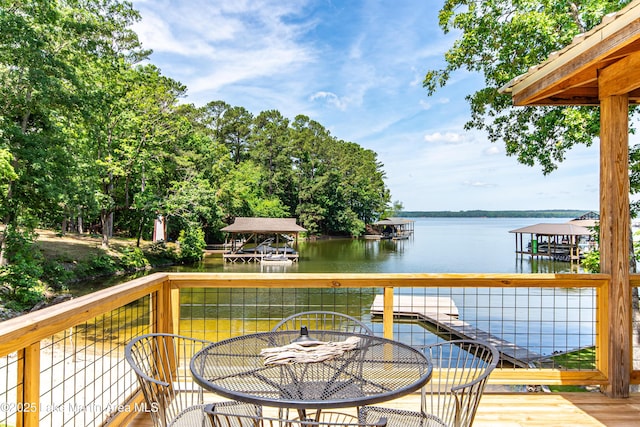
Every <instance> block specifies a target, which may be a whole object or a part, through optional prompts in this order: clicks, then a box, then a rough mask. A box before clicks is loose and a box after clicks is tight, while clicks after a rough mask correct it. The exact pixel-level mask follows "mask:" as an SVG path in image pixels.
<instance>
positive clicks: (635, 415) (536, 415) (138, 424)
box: [129, 392, 640, 427]
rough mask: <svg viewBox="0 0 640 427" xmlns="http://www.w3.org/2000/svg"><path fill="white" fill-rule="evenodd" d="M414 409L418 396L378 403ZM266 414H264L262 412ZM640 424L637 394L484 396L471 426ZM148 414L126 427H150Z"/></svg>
mask: <svg viewBox="0 0 640 427" xmlns="http://www.w3.org/2000/svg"><path fill="white" fill-rule="evenodd" d="M380 406H389V407H394V408H401V409H417V408H418V407H419V406H420V395H419V394H416V393H414V394H412V395H409V396H407V397H403V398H401V399H397V400H394V401H390V402H386V403H384V404H380ZM265 412H266V411H265ZM638 425H640V393H633V394H632V395H631V397H630V398H628V399H610V398H608V397H606V396H604V395H602V394H600V393H596V392H592V393H589V392H586V393H494V392H490V393H485V394H484V396H483V397H482V401H481V402H480V407H479V408H478V413H477V415H476V419H475V422H474V423H473V426H474V427H542V426H544V427H570V426H580V427H602V426H605V427H630V426H638ZM151 426H152V423H151V419H150V418H149V416H148V414H141V415H139V416H138V417H136V419H135V420H133V422H131V423H130V424H129V427H151Z"/></svg>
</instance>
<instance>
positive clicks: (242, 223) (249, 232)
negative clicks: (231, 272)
mask: <svg viewBox="0 0 640 427" xmlns="http://www.w3.org/2000/svg"><path fill="white" fill-rule="evenodd" d="M221 231H224V232H225V233H227V238H226V242H225V246H227V245H228V246H230V248H231V250H230V251H228V252H225V253H224V254H222V258H223V260H224V261H225V262H238V261H239V262H261V261H262V260H263V259H264V258H265V257H272V256H273V255H277V256H278V257H282V258H284V259H287V260H291V261H298V259H299V255H298V252H297V251H296V250H295V249H294V248H293V246H292V244H294V243H295V242H297V240H298V235H299V233H302V232H304V231H307V230H306V229H305V228H303V227H301V226H299V225H298V224H296V219H295V218H257V217H238V218H236V219H235V221H234V222H233V224H231V225H228V226H226V227H223V228H222V229H221Z"/></svg>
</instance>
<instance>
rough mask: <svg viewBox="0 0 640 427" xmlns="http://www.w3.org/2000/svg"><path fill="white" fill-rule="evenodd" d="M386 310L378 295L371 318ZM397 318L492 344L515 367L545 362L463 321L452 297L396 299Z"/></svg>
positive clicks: (394, 312) (505, 360) (535, 354)
mask: <svg viewBox="0 0 640 427" xmlns="http://www.w3.org/2000/svg"><path fill="white" fill-rule="evenodd" d="M383 308H384V296H383V295H376V297H375V299H374V300H373V304H372V305H371V315H372V316H377V315H382V311H383ZM393 315H394V317H397V318H404V319H407V318H408V319H414V320H416V321H418V322H424V323H428V324H430V325H432V326H434V327H435V328H436V330H437V331H438V332H442V333H444V334H448V335H451V336H454V337H456V338H457V339H471V340H480V341H485V342H488V343H490V344H492V345H493V346H495V347H496V349H497V350H498V351H499V352H500V358H501V360H502V361H503V362H507V363H511V364H513V365H514V366H518V367H521V368H527V367H529V366H530V363H531V362H533V361H535V360H540V359H542V358H543V356H542V355H540V354H538V353H536V352H533V351H531V350H529V349H527V348H525V347H521V346H519V345H517V344H514V343H512V342H509V341H506V340H504V339H502V338H500V337H498V336H496V335H493V334H492V333H490V332H487V331H483V330H482V329H479V328H476V327H475V326H473V325H471V324H469V323H467V322H465V321H464V320H460V319H459V318H458V316H459V313H458V307H457V306H456V304H455V302H454V301H453V300H452V299H451V298H449V297H434V296H427V295H394V296H393Z"/></svg>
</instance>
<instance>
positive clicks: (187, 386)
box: [125, 334, 259, 427]
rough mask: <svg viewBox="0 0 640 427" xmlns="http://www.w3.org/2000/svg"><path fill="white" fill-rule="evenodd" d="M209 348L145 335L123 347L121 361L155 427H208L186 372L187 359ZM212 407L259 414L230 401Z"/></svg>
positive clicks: (168, 336)
mask: <svg viewBox="0 0 640 427" xmlns="http://www.w3.org/2000/svg"><path fill="white" fill-rule="evenodd" d="M209 344H211V342H210V341H205V340H199V339H195V338H189V337H183V336H180V335H173V334H147V335H141V336H139V337H136V338H134V339H133V340H132V341H131V342H129V343H128V344H127V346H126V347H125V357H126V359H127V362H129V364H130V365H131V367H132V368H133V370H134V372H135V373H136V376H137V377H138V381H139V383H140V388H141V389H142V393H143V395H144V398H145V401H146V403H147V405H148V408H149V413H150V414H151V418H152V420H153V424H154V425H155V426H158V427H168V426H193V425H197V426H210V425H211V424H209V422H210V421H209V417H207V416H205V414H204V406H205V405H204V402H203V391H202V388H201V387H200V386H199V385H197V384H196V383H195V382H193V380H192V377H191V371H190V370H189V362H190V360H191V357H192V356H193V355H194V354H195V353H196V352H197V351H199V350H201V349H202V348H203V347H205V346H207V345H209ZM215 405H216V406H220V408H225V407H229V408H230V409H229V410H231V408H233V409H232V410H233V411H234V412H238V411H245V412H246V413H253V414H254V415H256V414H259V410H258V409H257V407H256V406H255V405H252V404H247V403H240V402H235V401H231V402H221V403H216V404H215ZM220 410H222V409H220ZM251 411H253V412H251Z"/></svg>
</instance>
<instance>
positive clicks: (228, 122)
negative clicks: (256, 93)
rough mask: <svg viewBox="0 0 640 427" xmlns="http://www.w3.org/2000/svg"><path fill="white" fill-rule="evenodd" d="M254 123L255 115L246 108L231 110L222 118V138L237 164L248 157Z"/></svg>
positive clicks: (233, 108)
mask: <svg viewBox="0 0 640 427" xmlns="http://www.w3.org/2000/svg"><path fill="white" fill-rule="evenodd" d="M252 121H253V115H252V114H251V113H250V112H249V111H247V109H246V108H244V107H232V108H229V109H227V110H226V111H225V112H224V114H223V115H222V117H221V122H222V123H221V125H222V126H221V129H220V132H221V133H220V138H221V141H222V142H223V143H224V144H225V145H226V146H227V147H228V148H229V152H230V153H231V158H232V159H233V161H234V162H235V163H236V164H239V163H240V162H242V161H243V160H244V159H245V158H246V157H247V152H248V151H249V139H250V137H251V124H252Z"/></svg>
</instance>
